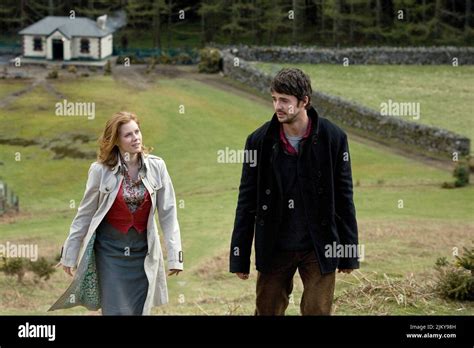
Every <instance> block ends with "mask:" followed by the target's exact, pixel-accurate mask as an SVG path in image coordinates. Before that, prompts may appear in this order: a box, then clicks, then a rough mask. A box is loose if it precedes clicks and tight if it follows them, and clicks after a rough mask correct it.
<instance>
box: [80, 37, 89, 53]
mask: <svg viewBox="0 0 474 348" xmlns="http://www.w3.org/2000/svg"><path fill="white" fill-rule="evenodd" d="M81 53H89V40H88V39H81Z"/></svg>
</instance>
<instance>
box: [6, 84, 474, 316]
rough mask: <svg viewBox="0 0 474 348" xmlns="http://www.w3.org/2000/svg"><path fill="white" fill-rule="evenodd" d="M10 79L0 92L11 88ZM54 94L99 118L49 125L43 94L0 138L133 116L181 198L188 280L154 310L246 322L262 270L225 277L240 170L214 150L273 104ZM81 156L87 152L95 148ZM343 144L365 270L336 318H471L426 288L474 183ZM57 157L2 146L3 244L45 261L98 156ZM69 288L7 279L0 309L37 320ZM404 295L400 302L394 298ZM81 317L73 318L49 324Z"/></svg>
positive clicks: (345, 284)
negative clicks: (457, 185)
mask: <svg viewBox="0 0 474 348" xmlns="http://www.w3.org/2000/svg"><path fill="white" fill-rule="evenodd" d="M9 83H10V82H9V81H2V82H0V85H1V86H3V87H2V88H3V89H4V90H8V84H9ZM17 83H18V82H17V81H15V82H14V85H13V86H12V88H18V86H17ZM25 84H27V82H25ZM52 84H53V86H54V88H55V89H56V90H58V91H60V92H61V93H62V94H63V95H64V96H65V97H66V98H67V99H68V100H70V101H87V102H95V103H96V117H95V119H93V120H88V119H87V118H86V117H58V116H55V115H54V104H55V103H56V102H57V100H56V99H55V98H54V96H52V95H51V94H48V93H47V92H46V91H45V90H44V89H43V88H42V87H41V86H38V87H37V88H36V89H34V90H33V91H31V92H30V93H28V94H25V95H23V96H21V97H20V98H18V99H17V100H15V101H13V102H12V103H10V104H9V105H7V106H6V107H4V108H3V109H0V122H1V124H2V128H1V133H0V136H1V137H6V138H8V137H21V138H24V139H36V140H38V139H40V140H41V141H42V142H43V143H47V142H48V141H50V140H51V139H55V138H57V137H59V136H61V135H62V136H65V137H67V136H68V135H71V134H78V133H79V134H86V135H92V136H95V137H97V136H98V135H99V133H100V131H101V129H102V127H103V126H104V123H105V121H106V119H107V118H108V117H110V116H111V115H112V114H113V113H114V112H115V111H117V110H122V109H126V110H131V111H134V112H136V113H137V114H138V115H139V116H140V118H141V122H142V132H143V137H144V143H145V144H146V145H148V146H153V147H154V148H155V150H154V152H153V153H155V154H157V155H158V156H161V157H163V158H164V160H165V161H166V163H167V166H168V170H169V172H170V174H171V177H172V179H173V183H174V186H175V190H176V196H177V199H178V200H182V202H184V207H183V208H180V209H179V211H178V213H179V221H180V225H181V230H182V239H183V247H184V251H185V268H186V270H185V272H184V273H182V274H181V275H179V276H178V277H174V278H172V279H169V289H170V304H169V305H167V306H163V307H160V308H156V309H155V310H154V313H156V314H252V313H253V309H254V300H255V280H256V272H255V271H252V273H251V277H250V279H249V280H248V281H241V280H238V279H237V278H236V277H235V275H232V274H229V273H228V271H227V268H228V264H227V263H228V261H227V260H228V245H229V241H230V235H231V230H232V226H233V219H234V211H235V206H236V199H237V193H238V183H239V179H240V171H241V165H240V164H222V163H218V162H217V151H218V150H220V149H225V148H226V147H229V148H231V149H241V148H242V147H243V145H244V142H245V138H246V136H247V135H248V134H249V133H250V132H252V131H253V130H254V129H255V128H257V127H258V126H259V125H260V124H262V123H263V122H265V121H266V120H268V119H269V117H270V116H271V114H272V110H271V108H270V107H269V106H266V105H265V104H263V103H256V102H253V101H250V100H249V99H246V98H243V97H240V96H236V95H233V94H231V93H228V92H227V91H225V90H224V89H217V88H214V87H211V86H209V85H206V84H203V83H200V82H197V81H193V80H188V79H159V80H158V81H155V82H154V83H153V84H152V85H151V87H150V88H149V89H147V90H137V89H134V88H133V87H130V86H127V85H125V84H122V83H117V82H116V81H115V80H114V78H113V77H103V76H98V77H90V78H85V79H79V80H76V81H74V83H71V82H70V81H68V80H61V79H60V80H58V81H55V82H53V83H52ZM180 105H184V106H185V113H184V114H181V113H179V107H180ZM349 138H350V137H349ZM82 147H83V148H85V149H88V150H94V149H95V143H94V142H90V143H87V144H84V145H82ZM350 147H351V154H352V162H353V177H354V183H355V196H354V198H355V203H356V207H357V217H358V221H359V228H360V242H361V243H363V244H364V245H365V253H366V255H365V261H363V262H362V268H361V270H360V271H358V272H356V273H355V274H353V275H338V281H337V290H336V298H337V299H336V302H335V314H474V307H473V305H472V304H470V303H463V302H454V301H446V300H443V299H441V298H439V297H437V296H436V295H434V294H433V292H432V291H431V288H430V284H432V282H433V281H434V271H433V264H434V262H435V260H436V258H437V257H440V256H447V257H448V258H451V252H452V248H454V247H458V248H459V249H461V248H462V246H467V245H470V244H469V243H471V241H472V234H473V232H474V226H473V216H472V212H473V211H474V186H473V185H470V186H469V187H467V188H463V189H456V190H445V189H441V188H440V186H441V183H442V182H444V181H452V177H451V173H450V172H448V171H442V170H439V169H435V168H432V167H429V166H427V165H425V164H423V163H420V162H417V161H414V160H411V159H407V158H404V157H401V156H399V155H395V154H393V153H392V152H390V151H388V150H386V149H383V148H378V147H372V146H369V145H367V144H366V143H362V142H356V141H354V140H351V139H350ZM18 153H20V154H21V160H20V161H16V160H15V159H16V158H15V155H16V154H18ZM53 155H54V154H53V153H52V152H51V151H49V150H48V149H47V148H42V147H41V146H29V147H21V146H14V145H0V162H1V163H2V165H1V166H0V170H1V172H0V176H1V177H2V178H3V179H5V180H6V181H7V182H8V184H9V186H10V187H11V188H12V189H13V190H14V191H15V192H16V193H17V194H18V195H19V197H20V205H21V214H20V215H18V216H16V217H13V218H8V219H3V220H0V243H6V241H10V242H15V243H36V244H38V246H39V252H40V255H42V256H52V255H54V254H56V253H57V252H59V250H60V247H61V245H62V243H63V241H64V239H65V238H66V236H67V233H68V229H69V225H70V223H71V221H72V218H73V217H74V215H75V211H76V210H75V208H71V207H70V203H71V200H74V202H75V203H76V205H77V204H78V203H79V201H80V199H81V197H82V194H83V190H84V187H85V181H86V177H87V170H88V168H89V165H90V163H91V162H92V161H93V159H73V158H67V157H66V158H64V159H61V160H53V159H52V158H53ZM399 200H403V203H404V207H403V208H399V207H398V202H399ZM384 274H385V275H384ZM387 279H388V280H387ZM68 281H69V278H68V276H67V275H65V274H63V273H62V272H59V271H58V272H56V273H55V274H54V275H53V277H52V279H51V280H50V281H49V282H46V283H44V282H43V283H40V284H35V283H34V282H33V280H32V279H31V276H27V278H26V280H25V284H23V285H20V284H17V283H16V282H15V281H13V280H12V279H11V278H8V277H5V276H4V275H3V274H2V275H0V313H1V314H45V311H46V310H47V308H49V306H50V305H51V304H52V303H53V302H54V301H55V299H56V298H57V297H58V296H59V295H60V294H61V293H62V291H63V290H64V289H65V288H66V286H67V285H68ZM368 288H372V289H378V290H377V291H378V292H376V293H370V292H368V290H367V289H368ZM301 290H302V286H301V281H300V280H299V278H296V284H295V290H294V296H293V298H292V303H291V304H290V307H289V309H288V312H287V313H288V314H290V315H295V314H298V303H299V300H300V298H301ZM411 290H413V291H411ZM401 293H402V294H403V296H404V299H405V300H404V301H402V302H400V301H399V302H397V299H398V296H399V295H400V294H401ZM420 294H421V295H420ZM85 313H89V312H88V311H87V310H84V309H82V308H75V309H72V310H69V311H59V312H54V313H53V314H85Z"/></svg>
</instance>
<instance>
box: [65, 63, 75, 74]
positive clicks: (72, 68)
mask: <svg viewBox="0 0 474 348" xmlns="http://www.w3.org/2000/svg"><path fill="white" fill-rule="evenodd" d="M67 71H68V72H70V73H71V74H75V73H77V68H76V66H75V65H69V66H68V67H67Z"/></svg>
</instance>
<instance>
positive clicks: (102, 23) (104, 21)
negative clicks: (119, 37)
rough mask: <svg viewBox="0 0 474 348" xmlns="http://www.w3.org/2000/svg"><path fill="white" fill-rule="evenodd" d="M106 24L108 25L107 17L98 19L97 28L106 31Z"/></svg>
mask: <svg viewBox="0 0 474 348" xmlns="http://www.w3.org/2000/svg"><path fill="white" fill-rule="evenodd" d="M106 24H107V15H106V14H105V15H102V16H100V17H97V26H98V27H99V28H100V29H102V30H105V27H106Z"/></svg>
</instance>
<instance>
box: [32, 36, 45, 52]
mask: <svg viewBox="0 0 474 348" xmlns="http://www.w3.org/2000/svg"><path fill="white" fill-rule="evenodd" d="M33 50H35V51H42V50H43V40H41V38H40V37H35V38H34V39H33Z"/></svg>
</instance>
